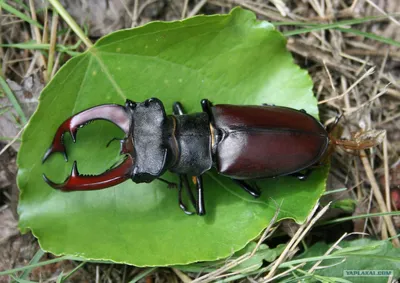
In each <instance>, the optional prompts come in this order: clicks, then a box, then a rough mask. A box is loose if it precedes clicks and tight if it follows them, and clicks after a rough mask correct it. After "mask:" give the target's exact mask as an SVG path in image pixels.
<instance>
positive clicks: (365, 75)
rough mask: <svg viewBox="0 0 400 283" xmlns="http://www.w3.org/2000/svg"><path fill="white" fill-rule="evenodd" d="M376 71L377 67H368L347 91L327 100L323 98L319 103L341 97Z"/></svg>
mask: <svg viewBox="0 0 400 283" xmlns="http://www.w3.org/2000/svg"><path fill="white" fill-rule="evenodd" d="M374 71H375V68H374V67H372V68H370V69H368V71H366V72H365V73H364V74H363V75H362V76H361V77H360V78H359V79H358V80H357V81H356V82H355V83H354V84H352V85H351V86H350V87H349V88H348V89H346V91H345V92H343V93H342V94H341V95H338V96H334V97H330V98H328V99H325V100H321V101H319V102H318V104H323V103H327V102H330V101H333V100H337V99H341V98H343V97H344V96H346V95H347V94H348V93H349V92H350V91H351V90H352V89H354V88H355V87H356V86H357V85H358V84H359V83H360V82H361V81H362V80H364V79H365V78H366V77H368V76H370V75H372V74H373V73H374Z"/></svg>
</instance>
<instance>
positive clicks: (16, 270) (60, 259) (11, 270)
mask: <svg viewBox="0 0 400 283" xmlns="http://www.w3.org/2000/svg"><path fill="white" fill-rule="evenodd" d="M63 260H80V259H79V258H75V257H70V256H62V257H59V258H54V259H50V260H46V261H41V262H38V263H35V264H30V265H27V266H22V267H17V268H14V269H9V270H5V271H0V276H2V275H10V274H14V273H16V272H19V271H24V270H26V269H32V268H36V267H40V266H44V265H48V264H52V263H56V262H60V261H63Z"/></svg>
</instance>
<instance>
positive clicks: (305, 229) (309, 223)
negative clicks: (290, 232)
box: [264, 203, 330, 279]
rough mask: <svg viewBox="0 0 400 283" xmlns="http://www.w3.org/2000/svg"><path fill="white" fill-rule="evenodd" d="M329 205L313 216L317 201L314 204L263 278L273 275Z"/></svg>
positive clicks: (317, 205)
mask: <svg viewBox="0 0 400 283" xmlns="http://www.w3.org/2000/svg"><path fill="white" fill-rule="evenodd" d="M329 206H330V203H329V204H328V205H327V206H325V207H324V208H323V209H321V211H320V212H318V214H317V215H316V216H315V217H313V216H314V213H315V211H316V210H317V209H318V207H319V203H317V204H316V205H315V206H314V208H313V210H312V211H311V212H310V214H309V215H308V218H307V221H306V222H305V223H304V224H303V225H301V226H300V227H299V229H298V230H297V232H296V234H294V236H293V237H292V239H291V240H290V242H289V243H288V244H287V246H286V248H285V250H284V251H283V252H282V253H281V255H280V256H279V258H278V259H277V260H276V261H275V262H274V263H273V265H272V268H271V270H270V272H269V273H268V274H267V275H266V276H265V277H264V279H270V278H272V277H273V276H274V274H275V272H276V270H277V269H278V267H279V265H280V264H281V263H283V262H284V261H285V260H286V258H287V256H288V254H289V252H293V251H294V249H295V248H296V247H297V245H298V244H299V242H300V241H301V240H302V239H303V238H304V236H305V235H306V233H307V232H308V231H309V230H310V229H311V227H312V226H313V225H314V224H315V222H317V220H318V219H319V218H320V217H321V216H322V215H323V214H324V213H325V212H326V211H327V210H328V208H329Z"/></svg>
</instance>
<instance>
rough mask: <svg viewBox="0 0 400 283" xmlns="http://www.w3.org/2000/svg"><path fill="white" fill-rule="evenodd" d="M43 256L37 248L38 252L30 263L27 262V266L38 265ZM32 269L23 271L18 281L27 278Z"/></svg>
mask: <svg viewBox="0 0 400 283" xmlns="http://www.w3.org/2000/svg"><path fill="white" fill-rule="evenodd" d="M43 255H44V251H43V250H42V249H41V248H39V249H38V251H37V252H36V254H35V255H34V256H33V258H32V259H31V261H30V262H29V265H32V264H36V263H38V262H39V260H40V259H41V258H42V256H43ZM32 269H33V268H30V269H29V268H28V269H26V270H24V272H23V273H22V274H21V276H19V278H20V279H26V278H28V275H29V273H31V271H32Z"/></svg>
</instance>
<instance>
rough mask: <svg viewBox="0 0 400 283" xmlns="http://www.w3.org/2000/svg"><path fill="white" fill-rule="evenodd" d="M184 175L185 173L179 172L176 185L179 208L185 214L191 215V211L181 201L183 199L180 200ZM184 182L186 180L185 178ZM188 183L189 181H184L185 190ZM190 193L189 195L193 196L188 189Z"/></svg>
mask: <svg viewBox="0 0 400 283" xmlns="http://www.w3.org/2000/svg"><path fill="white" fill-rule="evenodd" d="M184 176H185V175H181V174H179V185H178V194H179V207H180V208H181V209H182V210H183V212H185V213H186V214H187V215H192V214H193V212H191V211H189V210H187V208H186V205H185V204H184V203H183V200H182V187H183V184H184ZM186 182H187V178H186ZM188 184H189V182H187V183H185V188H186V190H188V189H189V190H190V188H189V187H187V186H186V185H188ZM190 193H191V195H192V197H193V193H192V192H191V191H190ZM189 196H190V194H189ZM192 201H194V198H193V200H192ZM192 203H193V202H192ZM194 205H195V203H193V206H194Z"/></svg>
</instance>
